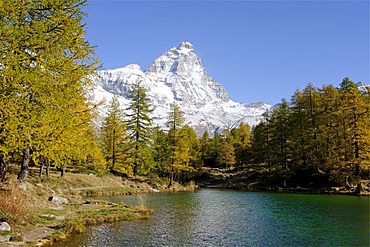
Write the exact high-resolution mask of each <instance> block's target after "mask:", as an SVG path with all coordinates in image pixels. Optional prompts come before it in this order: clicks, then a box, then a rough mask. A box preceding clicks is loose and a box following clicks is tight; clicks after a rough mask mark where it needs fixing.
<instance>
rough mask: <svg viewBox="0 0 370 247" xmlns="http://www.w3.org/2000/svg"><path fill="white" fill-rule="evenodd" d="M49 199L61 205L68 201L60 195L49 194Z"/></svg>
mask: <svg viewBox="0 0 370 247" xmlns="http://www.w3.org/2000/svg"><path fill="white" fill-rule="evenodd" d="M49 201H51V202H53V203H54V204H57V205H61V204H66V203H68V199H67V198H64V197H61V196H51V197H49Z"/></svg>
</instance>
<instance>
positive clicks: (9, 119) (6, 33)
mask: <svg viewBox="0 0 370 247" xmlns="http://www.w3.org/2000/svg"><path fill="white" fill-rule="evenodd" d="M85 3H86V1H85V0H69V1H56V0H49V1H41V0H35V1H10V0H5V1H3V2H2V3H1V8H0V16H1V17H2V18H0V44H1V47H0V95H1V99H0V114H1V119H0V121H1V128H0V142H1V152H3V153H4V154H11V153H21V152H23V162H22V166H21V169H22V170H21V173H20V174H19V180H20V181H25V180H26V178H27V168H28V162H29V160H30V158H32V156H33V157H34V158H33V160H34V161H35V163H37V161H38V160H39V159H38V158H39V157H46V158H47V159H53V160H54V163H55V164H56V165H58V166H62V163H63V160H65V159H66V158H68V159H70V158H76V157H77V156H79V155H80V154H78V155H76V153H75V150H76V148H71V146H70V145H73V146H76V145H80V144H81V143H83V141H80V138H85V137H86V136H90V134H92V131H90V130H91V126H90V125H89V123H90V122H91V121H90V120H91V116H92V114H91V111H92V106H90V105H89V104H88V103H87V100H86V96H85V95H86V92H87V91H89V90H90V89H91V81H90V79H89V77H88V76H89V75H91V74H93V73H94V71H95V69H96V65H97V61H96V59H95V58H94V57H93V54H94V49H93V47H91V46H90V44H89V43H88V42H87V41H85V40H84V34H85V26H84V24H82V23H81V22H82V18H83V16H84V15H85V13H84V12H83V11H82V7H83V6H84V5H85ZM86 120H87V121H86ZM75 133H80V134H79V135H77V136H76V135H74V134H75ZM82 133H84V134H82ZM93 139H94V138H89V140H93ZM85 142H86V140H85ZM66 145H69V146H68V147H66ZM86 153H87V152H86Z"/></svg>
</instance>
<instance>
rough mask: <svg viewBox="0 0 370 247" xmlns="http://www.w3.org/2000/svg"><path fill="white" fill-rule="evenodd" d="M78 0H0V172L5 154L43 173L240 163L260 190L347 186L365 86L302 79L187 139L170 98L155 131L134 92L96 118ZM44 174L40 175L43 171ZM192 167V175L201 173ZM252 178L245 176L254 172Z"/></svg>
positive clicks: (365, 128)
mask: <svg viewBox="0 0 370 247" xmlns="http://www.w3.org/2000/svg"><path fill="white" fill-rule="evenodd" d="M85 3H86V1H83V0H70V1H63V2H60V1H46V2H45V1H31V2H19V1H16V2H14V3H13V2H12V1H4V2H3V3H2V8H1V9H0V11H1V12H0V14H1V16H3V18H2V19H1V24H0V25H1V29H0V40H1V56H0V65H1V66H0V79H1V84H0V85H1V87H0V95H1V99H0V113H1V118H0V152H1V155H2V159H1V161H2V162H1V168H2V169H1V173H0V175H1V179H2V181H6V171H7V169H6V167H7V164H8V163H9V162H11V163H17V164H19V165H20V172H19V176H18V179H19V181H21V182H22V181H26V179H27V175H28V167H29V165H32V166H33V167H38V168H39V176H40V177H42V176H46V177H47V176H48V175H49V173H50V168H51V167H52V168H53V169H58V170H59V171H60V172H61V176H64V174H65V169H66V168H70V169H74V168H79V169H81V167H83V169H88V170H90V171H93V172H97V173H104V172H112V173H114V174H118V175H121V176H138V175H140V176H148V175H150V176H155V177H158V178H162V179H167V180H168V187H171V185H172V182H173V181H177V182H180V183H183V184H185V183H187V182H189V181H191V180H194V179H196V180H197V181H200V182H201V181H202V176H203V175H204V174H203V170H204V169H203V168H204V167H208V168H217V169H221V168H222V169H227V170H228V171H233V169H234V170H235V171H240V170H246V169H247V170H249V171H251V172H253V174H254V175H253V176H251V173H249V174H246V175H245V176H241V177H240V180H241V181H245V182H247V181H250V180H255V179H256V177H258V179H257V180H256V181H255V182H256V183H258V184H260V185H261V186H262V187H297V186H298V187H326V186H353V185H355V186H356V191H357V192H360V191H361V190H362V188H361V183H360V181H361V180H362V179H368V174H369V173H368V172H369V165H370V152H369V150H370V147H369V145H370V128H369V126H370V123H369V121H370V120H369V119H370V117H369V114H370V113H369V112H370V111H369V105H370V96H369V90H368V89H367V90H362V91H360V90H359V89H358V87H357V86H356V85H355V83H353V82H352V81H350V80H349V79H348V78H345V79H344V80H343V81H342V83H341V84H340V86H339V87H338V88H336V87H334V86H332V85H325V86H323V87H322V88H316V87H314V86H313V85H311V84H308V85H307V87H306V88H304V89H303V90H302V91H301V90H297V91H296V92H295V93H294V95H293V96H292V100H291V102H288V101H287V100H282V102H281V103H280V104H278V105H277V106H276V107H274V108H273V110H271V112H266V113H265V116H264V120H263V121H261V122H260V123H259V124H257V125H256V126H254V127H253V128H250V126H247V125H246V124H244V123H241V124H240V126H238V127H237V128H233V129H226V130H222V131H219V132H217V133H207V132H205V133H204V134H203V136H202V137H200V138H199V137H197V135H196V134H195V131H194V130H193V129H192V128H191V127H189V126H188V125H186V124H185V123H184V118H183V112H182V111H181V109H180V107H179V106H178V105H177V104H176V103H174V102H173V103H171V107H170V112H168V117H167V128H166V129H160V128H159V127H156V126H153V124H152V123H153V121H152V119H151V118H150V113H151V112H152V111H153V110H154V109H153V108H152V106H151V105H150V99H149V98H148V96H147V93H146V89H145V87H143V86H142V85H141V82H140V81H137V83H136V84H134V85H133V87H132V88H131V89H130V91H129V98H130V104H129V105H128V106H121V105H120V104H119V101H118V100H117V98H113V100H112V101H111V102H107V103H108V113H107V114H106V115H105V116H104V117H103V121H102V124H101V126H99V127H98V128H97V127H96V125H95V124H94V123H96V117H97V110H96V108H97V107H96V105H93V104H91V103H90V101H89V100H88V98H87V95H88V94H89V92H90V90H91V89H92V86H93V85H92V82H91V80H90V78H91V75H93V74H94V73H95V71H96V69H97V67H98V61H97V59H96V58H95V57H94V47H92V46H91V45H90V44H89V43H88V42H87V41H86V40H85V39H84V35H85V25H84V24H82V19H83V16H84V15H85V13H84V12H83V11H82V6H83V5H84V4H85ZM45 169H46V171H45V172H44V170H45ZM202 174H203V175H202ZM254 177H255V178H254Z"/></svg>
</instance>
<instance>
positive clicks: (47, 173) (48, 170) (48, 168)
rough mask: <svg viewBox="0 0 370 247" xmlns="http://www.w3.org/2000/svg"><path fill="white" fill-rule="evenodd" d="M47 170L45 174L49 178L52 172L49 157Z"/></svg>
mask: <svg viewBox="0 0 370 247" xmlns="http://www.w3.org/2000/svg"><path fill="white" fill-rule="evenodd" d="M46 164H47V165H46V172H45V176H46V178H49V174H50V160H49V159H47V160H46Z"/></svg>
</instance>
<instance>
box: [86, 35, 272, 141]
mask: <svg viewBox="0 0 370 247" xmlns="http://www.w3.org/2000/svg"><path fill="white" fill-rule="evenodd" d="M94 80H95V83H96V89H95V90H94V93H93V96H92V98H93V100H94V101H100V100H101V99H103V98H105V99H106V103H107V104H108V103H109V101H110V99H111V98H112V97H113V96H114V95H116V96H118V99H119V101H120V103H121V106H122V107H123V108H125V106H127V105H128V103H129V102H128V99H127V95H128V91H129V88H130V87H131V85H132V84H134V83H135V82H136V81H137V80H140V81H142V85H143V86H144V87H145V88H146V89H147V95H148V97H149V99H150V101H151V105H152V106H153V108H154V109H155V110H154V112H153V115H152V117H153V119H154V124H155V125H159V126H160V127H162V128H164V129H165V128H166V124H165V123H166V121H167V115H168V112H169V109H170V104H171V103H172V102H174V101H175V102H177V104H178V105H179V106H180V108H181V110H182V111H183V112H184V117H185V120H186V121H185V122H186V124H188V125H190V126H192V127H193V128H194V129H195V130H196V132H197V134H198V135H202V133H204V131H208V132H209V133H210V134H213V133H214V132H215V131H218V130H220V129H225V128H232V127H236V126H238V125H239V124H240V123H241V122H245V123H247V124H249V125H250V126H253V125H255V124H257V123H258V122H259V121H260V120H261V119H262V118H263V116H262V114H263V113H264V112H265V111H266V110H268V109H270V108H271V105H267V104H265V103H263V102H258V103H250V104H247V103H238V102H234V101H233V100H231V99H230V98H229V96H228V93H227V92H226V90H225V88H224V87H223V86H222V85H221V84H220V83H218V82H217V81H216V80H214V79H213V78H212V77H210V76H209V75H208V74H207V71H206V69H205V68H204V67H203V65H202V62H201V59H200V58H199V57H198V56H197V55H196V53H195V50H194V47H193V45H192V44H191V43H189V42H182V43H181V44H180V46H179V47H177V48H175V47H174V48H171V49H170V50H168V51H167V52H165V53H164V54H162V55H161V56H159V57H158V58H157V59H155V60H154V62H153V64H152V65H150V66H149V67H148V69H146V70H144V71H143V70H142V69H141V68H140V66H139V65H137V64H129V65H127V66H125V67H123V68H118V69H109V70H100V71H98V77H96V78H95V79H94ZM101 110H102V112H103V113H104V112H105V109H104V108H103V109H101Z"/></svg>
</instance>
